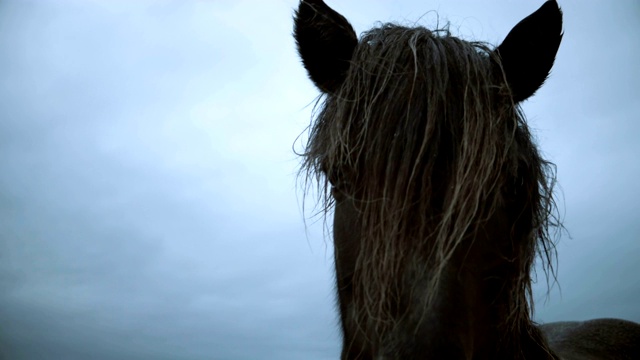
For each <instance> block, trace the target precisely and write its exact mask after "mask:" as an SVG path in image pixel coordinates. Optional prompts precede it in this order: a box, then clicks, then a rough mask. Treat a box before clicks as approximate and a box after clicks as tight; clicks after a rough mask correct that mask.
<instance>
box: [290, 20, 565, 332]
mask: <svg viewBox="0 0 640 360" xmlns="http://www.w3.org/2000/svg"><path fill="white" fill-rule="evenodd" d="M303 157H304V161H303V165H302V169H301V174H304V175H306V179H307V180H311V181H308V182H307V183H308V184H309V183H316V184H317V185H318V186H319V190H320V204H321V209H322V211H323V212H324V214H325V215H326V214H327V213H330V211H331V209H332V206H333V198H332V195H331V188H332V187H334V188H335V191H339V192H340V193H341V194H343V195H344V196H346V197H350V198H352V199H353V200H354V201H355V203H356V204H357V205H356V206H357V209H358V210H359V211H360V218H361V220H362V223H361V231H362V241H361V243H360V244H359V245H360V247H359V248H360V252H359V254H358V255H357V261H356V265H355V273H354V275H353V286H354V304H355V308H356V309H357V314H356V315H355V316H356V318H357V322H358V324H360V328H361V329H363V330H364V329H373V330H372V331H369V332H368V333H367V336H368V337H371V338H373V339H374V341H376V340H375V339H378V340H380V339H382V338H381V337H382V336H383V334H385V333H388V332H389V331H391V330H392V329H393V328H394V327H396V326H398V322H399V321H401V320H400V319H402V317H403V315H405V314H403V313H398V311H401V310H400V309H398V307H397V306H395V305H394V304H396V301H397V300H398V299H399V298H400V294H401V293H404V294H406V293H407V292H412V291H420V292H421V293H424V294H426V301H425V303H424V304H421V306H424V307H425V311H427V310H428V308H429V306H430V305H431V302H432V301H433V300H434V299H435V298H436V297H437V296H436V295H437V292H438V288H439V285H440V281H441V280H442V279H441V278H442V276H443V269H444V268H445V266H446V264H447V263H448V261H449V260H450V259H451V257H452V256H453V254H454V252H455V251H456V250H458V251H460V250H459V249H464V248H466V247H467V246H470V244H471V242H472V241H473V239H474V236H473V235H474V234H476V233H477V232H478V231H481V227H482V226H483V225H484V224H487V223H488V222H490V221H491V219H492V216H494V215H495V214H496V212H497V211H502V213H504V212H506V213H507V214H509V216H510V218H509V219H510V221H511V223H512V224H513V226H512V229H511V233H510V234H505V237H509V238H510V239H511V242H510V243H511V244H513V245H512V246H511V247H510V250H505V253H504V256H505V257H508V259H509V262H510V264H511V266H512V271H511V272H509V274H511V275H512V276H511V275H510V278H509V279H508V280H507V281H508V282H509V283H508V284H506V285H505V287H506V288H507V290H505V292H506V293H507V294H506V295H505V296H507V297H509V299H510V301H509V302H508V303H509V304H512V305H513V308H511V309H508V313H509V314H511V315H510V317H509V320H508V321H509V323H508V324H504V325H505V326H510V327H514V328H518V327H520V326H523V324H529V323H530V316H531V315H530V314H531V311H532V306H533V305H532V301H531V282H532V279H531V271H532V267H533V264H534V260H535V256H536V254H538V255H540V257H541V259H542V265H543V268H544V270H545V273H546V274H547V276H548V274H555V272H554V267H553V263H554V262H553V259H554V255H555V247H554V241H553V239H552V237H553V236H552V235H553V234H554V233H555V232H554V231H553V229H555V228H557V227H558V226H561V225H560V223H559V221H557V219H558V217H557V216H555V215H556V214H557V207H556V205H555V202H554V199H553V187H554V183H555V166H554V165H553V164H552V163H550V162H548V161H546V160H545V159H543V158H542V157H541V155H540V153H539V151H538V149H537V146H536V144H535V143H534V142H533V140H532V136H531V133H530V131H529V128H528V126H527V124H526V123H525V119H524V115H523V113H522V111H521V109H520V108H519V106H518V105H517V104H514V102H513V100H512V96H511V92H510V89H509V87H508V86H507V85H506V81H505V78H504V73H503V71H502V66H501V64H500V59H499V58H497V57H496V56H495V55H494V53H493V51H492V48H490V46H489V45H487V44H485V43H480V42H467V41H463V40H460V39H458V38H456V37H453V36H451V34H450V33H449V32H448V30H438V31H430V30H428V29H426V28H423V27H416V28H408V27H403V26H399V25H394V24H384V25H381V26H380V27H378V28H374V29H372V30H370V31H368V32H365V33H364V34H363V35H362V37H361V39H360V41H359V43H358V46H357V47H356V50H355V52H354V54H353V58H352V60H351V66H350V69H349V71H348V73H347V74H346V80H345V81H344V83H343V84H342V86H341V88H340V89H339V90H338V91H337V92H336V93H334V94H330V95H327V96H326V98H324V100H323V102H321V103H320V111H319V112H318V114H317V119H316V121H315V122H314V123H313V124H312V125H311V127H310V129H309V140H308V143H307V145H306V147H305V151H304V153H303ZM307 190H308V188H307ZM511 248H513V249H511ZM416 279H427V281H426V283H425V281H416ZM418 286H419V288H417V287H418ZM514 341H515V340H514Z"/></svg>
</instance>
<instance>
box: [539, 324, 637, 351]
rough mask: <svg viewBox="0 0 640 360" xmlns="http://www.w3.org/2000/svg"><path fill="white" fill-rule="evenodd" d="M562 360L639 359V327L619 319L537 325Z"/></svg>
mask: <svg viewBox="0 0 640 360" xmlns="http://www.w3.org/2000/svg"><path fill="white" fill-rule="evenodd" d="M540 329H541V330H542V331H543V332H544V334H545V335H546V336H547V340H548V342H549V345H550V346H551V348H552V349H553V351H554V352H556V353H557V354H558V355H560V357H561V358H562V359H563V360H599V359H609V360H618V359H619V360H626V359H629V360H631V359H634V360H638V359H640V324H637V323H635V322H631V321H627V320H620V319H595V320H587V321H561V322H553V323H549V324H544V325H540Z"/></svg>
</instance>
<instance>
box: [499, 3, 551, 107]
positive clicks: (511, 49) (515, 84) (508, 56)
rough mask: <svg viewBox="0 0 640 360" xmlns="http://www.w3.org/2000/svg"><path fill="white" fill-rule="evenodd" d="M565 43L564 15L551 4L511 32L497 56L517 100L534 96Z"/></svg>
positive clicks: (545, 4)
mask: <svg viewBox="0 0 640 360" xmlns="http://www.w3.org/2000/svg"><path fill="white" fill-rule="evenodd" d="M561 40H562V11H561V10H560V8H559V7H558V3H557V2H556V1H555V0H548V1H547V2H545V3H544V5H542V6H541V7H540V8H539V9H538V10H537V11H535V12H534V13H533V14H531V15H529V16H527V17H526V18H525V19H524V20H522V21H520V22H519V23H518V24H517V25H516V26H515V27H514V28H513V29H512V30H511V32H509V34H508V35H507V37H506V38H505V39H504V41H503V42H502V44H501V45H500V46H498V48H497V49H496V52H497V54H498V56H499V57H500V58H501V62H502V70H504V75H505V76H506V80H507V83H508V84H509V87H510V88H511V92H512V94H513V100H514V101H515V102H520V101H522V100H525V99H527V98H528V97H530V96H531V95H533V94H534V93H535V92H536V91H537V90H538V89H539V88H540V86H542V84H543V83H544V81H545V80H546V79H547V77H548V76H549V73H550V71H551V67H552V66H553V62H554V60H555V58H556V53H557V52H558V47H560V41H561Z"/></svg>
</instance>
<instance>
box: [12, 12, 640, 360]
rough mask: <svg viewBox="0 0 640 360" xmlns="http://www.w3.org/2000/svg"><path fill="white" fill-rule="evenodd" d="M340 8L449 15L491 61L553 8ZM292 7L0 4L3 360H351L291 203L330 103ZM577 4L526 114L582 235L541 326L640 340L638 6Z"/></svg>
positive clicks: (327, 287) (375, 16)
mask: <svg viewBox="0 0 640 360" xmlns="http://www.w3.org/2000/svg"><path fill="white" fill-rule="evenodd" d="M329 4H330V5H332V6H333V7H334V8H335V9H337V10H338V11H340V12H342V13H343V14H344V15H345V16H346V17H347V18H348V19H349V20H350V21H351V22H352V23H353V25H354V26H355V28H356V30H357V31H358V32H361V31H364V30H366V29H368V28H370V27H371V26H372V25H373V24H374V23H375V22H376V21H402V22H413V21H416V20H418V19H419V18H421V17H422V18H421V20H420V23H421V24H424V25H426V26H430V25H433V24H434V23H435V22H436V17H435V13H434V12H430V11H431V10H436V11H437V12H438V14H439V15H440V22H441V23H442V21H443V20H450V21H451V23H452V30H453V31H454V33H458V34H462V35H464V37H465V38H467V39H475V40H486V41H489V42H492V43H494V44H496V43H498V42H499V41H500V40H502V38H503V37H504V36H505V35H506V33H507V32H508V31H509V29H510V28H511V27H512V26H513V25H515V23H517V22H518V21H519V20H520V19H522V18H523V17H525V16H526V15H528V14H529V13H530V12H532V11H534V10H535V9H536V8H537V7H538V6H539V5H540V4H542V1H531V2H527V3H526V4H525V3H524V2H517V1H508V0H495V1H492V2H482V4H481V3H480V2H478V1H475V0H467V1H458V2H455V4H454V2H451V1H444V0H432V1H416V0H403V1H400V0H398V1H393V2H391V1H382V0H378V1H366V5H365V2H363V1H361V0H349V1H329ZM295 6H296V1H295V0H286V1H285V0H276V1H259V0H213V1H204V0H201V1H195V0H193V1H177V0H175V1H143V0H138V1H124V0H119V1H115V0H114V1H109V0H103V1H97V0H91V1H88V0H59V1H45V0H40V1H35V0H34V1H16V0H13V1H12V0H3V1H1V2H0V358H6V359H40V358H42V359H45V358H46V359H87V358H92V359H225V360H226V359H234V360H235V359H285V360H286V359H311V360H324V359H335V358H337V357H338V353H339V336H338V332H337V331H338V327H337V322H336V318H337V317H336V312H335V310H334V295H333V291H332V281H333V280H332V279H333V275H332V259H331V244H330V241H325V240H324V239H323V236H322V223H321V222H320V223H317V222H316V223H314V222H313V221H309V222H308V225H309V226H308V228H307V229H306V231H305V227H304V224H303V217H302V213H301V210H300V208H301V202H300V196H301V192H300V191H299V190H296V177H295V174H296V171H297V165H298V159H297V157H296V156H295V155H294V153H293V151H292V145H293V142H294V140H295V139H296V137H297V136H298V135H299V134H300V133H302V132H303V130H304V129H305V127H306V125H307V124H308V122H309V119H310V114H311V111H312V107H313V101H314V99H315V98H316V96H317V95H318V93H317V91H316V89H315V88H313V86H312V84H311V83H310V82H309V81H308V80H307V78H306V74H305V73H304V71H303V68H302V66H301V65H300V64H299V61H298V58H297V56H296V53H295V49H294V44H293V40H292V38H291V35H290V34H291V27H292V26H291V16H292V9H293V8H294V7H295ZM561 6H562V7H563V9H564V11H565V37H564V40H563V43H562V45H561V48H560V52H559V54H558V59H557V62H556V65H555V67H554V70H553V75H552V77H551V78H550V80H549V81H548V82H547V83H546V85H545V86H544V87H543V89H542V90H541V91H539V92H538V94H537V95H536V96H535V97H534V98H533V99H531V100H530V101H528V102H527V103H526V104H525V106H524V107H525V111H526V113H527V115H528V118H529V120H530V122H531V124H532V126H533V127H534V128H535V129H536V135H537V136H538V139H539V142H540V144H541V147H542V149H543V151H544V153H545V154H546V155H547V156H548V157H549V158H550V159H551V160H553V161H554V162H556V163H557V165H558V174H559V182H560V185H561V187H562V190H563V195H564V202H563V206H562V209H563V212H564V213H565V225H566V226H567V228H568V229H569V231H570V232H571V235H572V238H569V237H566V236H565V237H563V238H562V239H561V242H560V245H559V263H560V266H559V282H560V286H561V289H562V296H561V295H560V293H559V292H558V290H557V286H556V287H555V288H554V290H553V291H552V292H551V294H550V295H549V298H548V299H547V298H546V285H545V284H544V282H541V283H540V284H538V285H537V286H536V300H537V312H536V319H537V320H539V321H542V322H546V321H553V320H566V319H587V318H593V317H605V316H606V317H610V316H615V317H624V318H627V319H631V320H635V321H640V305H639V304H638V298H640V277H639V276H638V274H640V222H638V221H637V214H638V213H639V212H640V205H638V204H640V183H639V182H638V181H637V179H638V177H639V175H640V161H639V160H638V158H639V156H640V142H638V141H637V136H638V134H639V133H640V121H639V119H638V114H640V102H639V101H638V98H639V96H640V91H639V88H638V84H639V83H640V68H639V67H638V66H637V64H640V48H639V47H638V43H637V39H638V38H639V37H640V6H639V5H638V4H637V2H635V1H634V0H618V1H615V2H606V3H605V2H601V1H595V0H594V1H579V2H576V1H572V2H569V1H564V2H561ZM423 15H424V16H423ZM545 299H546V300H545Z"/></svg>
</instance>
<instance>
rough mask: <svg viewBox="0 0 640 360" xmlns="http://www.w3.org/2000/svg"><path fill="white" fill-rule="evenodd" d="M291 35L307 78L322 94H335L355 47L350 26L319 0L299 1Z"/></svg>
mask: <svg viewBox="0 0 640 360" xmlns="http://www.w3.org/2000/svg"><path fill="white" fill-rule="evenodd" d="M293 33H294V37H295V39H296V43H297V45H298V54H300V57H301V58H302V63H303V64H304V67H305V68H306V69H307V72H308V73H309V78H311V80H312V81H313V82H314V84H316V86H317V87H318V88H319V89H320V90H321V91H323V92H325V93H333V92H335V91H337V90H338V88H339V87H340V85H342V82H343V81H344V79H345V76H346V73H347V70H349V62H350V60H351V57H352V55H353V51H354V50H355V48H356V45H357V44H358V37H357V36H356V33H355V31H353V27H352V26H351V24H349V22H348V21H347V19H345V18H344V16H342V15H340V14H338V13H337V12H336V11H335V10H333V9H331V8H330V7H329V6H327V4H325V3H324V2H323V1H322V0H302V1H300V6H299V7H298V10H297V11H296V13H295V16H294V30H293Z"/></svg>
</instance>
